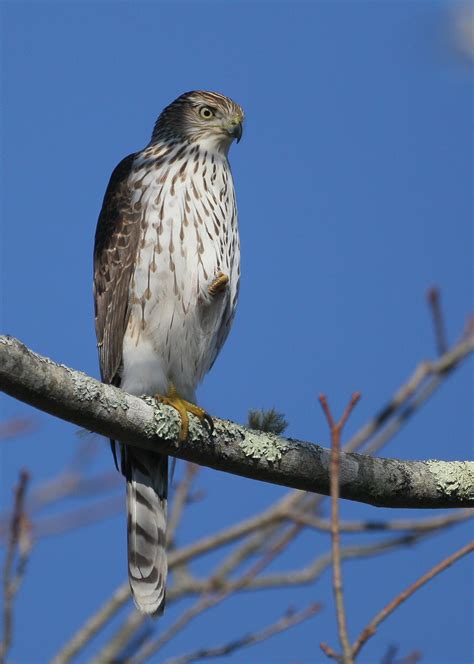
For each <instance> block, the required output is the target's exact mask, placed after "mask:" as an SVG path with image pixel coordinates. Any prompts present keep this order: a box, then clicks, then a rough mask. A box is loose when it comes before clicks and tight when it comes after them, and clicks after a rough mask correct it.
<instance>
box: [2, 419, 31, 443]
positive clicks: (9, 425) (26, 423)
mask: <svg viewBox="0 0 474 664" xmlns="http://www.w3.org/2000/svg"><path fill="white" fill-rule="evenodd" d="M36 426H37V422H36V420H35V419H34V418H33V417H12V418H11V419H9V420H5V421H4V422H0V441H3V440H8V439H10V438H14V437H15V436H21V435H23V434H25V433H30V431H33V430H34V429H35V428H36Z"/></svg>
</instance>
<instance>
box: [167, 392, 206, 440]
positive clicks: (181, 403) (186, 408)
mask: <svg viewBox="0 0 474 664" xmlns="http://www.w3.org/2000/svg"><path fill="white" fill-rule="evenodd" d="M155 399H156V400H157V401H159V402H160V403H164V404H166V405H167V406H172V407H173V408H175V409H176V410H177V411H178V413H179V416H180V418H181V430H180V432H179V441H180V442H184V441H185V440H186V439H187V437H188V434H189V416H188V413H192V414H193V415H196V417H198V418H199V420H200V421H201V422H203V421H206V423H207V424H208V426H209V428H210V429H211V431H212V429H213V422H212V418H211V417H210V415H208V414H207V413H206V411H205V410H204V409H203V408H200V407H199V406H196V404H194V403H191V402H190V401H186V399H183V398H182V397H180V396H179V394H178V392H177V391H176V388H175V386H174V385H173V384H172V383H170V387H169V389H168V395H167V396H166V397H164V396H162V395H161V394H155Z"/></svg>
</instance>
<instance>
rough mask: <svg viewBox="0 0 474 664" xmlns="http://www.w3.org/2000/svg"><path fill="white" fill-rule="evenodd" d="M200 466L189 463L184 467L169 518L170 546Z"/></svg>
mask: <svg viewBox="0 0 474 664" xmlns="http://www.w3.org/2000/svg"><path fill="white" fill-rule="evenodd" d="M199 470H200V467H199V466H197V465H196V464H194V463H187V464H186V465H185V468H184V475H183V478H182V479H181V481H180V482H179V484H178V486H177V487H176V491H175V492H174V496H173V505H172V509H171V514H170V517H169V519H168V525H167V535H166V538H167V542H168V547H170V546H172V543H173V540H174V538H175V535H176V530H177V528H178V525H179V522H180V521H181V517H182V514H183V510H184V508H185V507H186V505H187V503H188V501H189V494H190V491H191V488H192V486H193V482H194V480H195V478H196V475H197V474H198V472H199Z"/></svg>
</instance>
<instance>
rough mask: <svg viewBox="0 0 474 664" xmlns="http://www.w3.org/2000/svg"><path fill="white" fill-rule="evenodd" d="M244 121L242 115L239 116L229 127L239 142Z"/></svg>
mask: <svg viewBox="0 0 474 664" xmlns="http://www.w3.org/2000/svg"><path fill="white" fill-rule="evenodd" d="M242 122H243V119H242V117H239V116H237V117H235V118H234V119H233V120H232V122H231V123H230V125H229V127H228V129H227V131H228V132H229V134H230V135H231V136H232V138H235V139H236V141H237V143H238V142H239V141H240V139H241V138H242Z"/></svg>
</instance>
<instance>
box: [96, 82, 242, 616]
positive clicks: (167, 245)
mask: <svg viewBox="0 0 474 664" xmlns="http://www.w3.org/2000/svg"><path fill="white" fill-rule="evenodd" d="M243 117H244V114H243V110H242V108H241V107H240V106H239V105H238V104H236V103H235V102H233V101H232V100H231V99H229V98H227V97H224V96H223V95H221V94H218V93H216V92H204V91H194V92H187V93H185V94H183V95H181V96H180V97H178V99H176V100H175V101H174V102H173V103H172V104H170V105H169V106H167V107H166V108H165V109H164V110H163V112H162V113H161V115H160V116H159V118H158V120H157V121H156V124H155V126H154V129H153V134H152V137H151V141H150V143H149V144H148V145H147V146H146V147H145V148H144V149H143V150H141V151H139V152H135V153H134V154H131V155H129V156H128V157H125V159H123V160H122V161H121V162H120V163H119V165H118V166H117V167H116V168H115V170H114V171H113V173H112V176H111V178H110V182H109V185H108V187H107V190H106V193H105V197H104V201H103V204H102V209H101V212H100V216H99V220H98V224H97V230H96V235H95V247H94V300H95V315H96V333H97V342H98V344H97V345H98V349H99V360H100V369H101V376H102V380H103V381H104V382H105V383H111V384H113V385H116V386H119V387H121V388H122V389H124V390H125V391H127V392H129V393H131V394H135V395H138V396H141V395H151V396H155V397H156V399H157V400H159V401H161V402H162V403H165V404H169V405H171V406H173V407H174V408H175V409H176V410H177V411H178V412H179V414H180V417H181V431H180V439H181V440H185V439H186V437H187V435H188V426H189V419H188V413H193V414H195V415H197V416H198V417H199V418H201V419H204V418H206V417H207V415H206V413H205V412H204V410H202V409H201V408H199V407H198V406H196V405H195V404H196V396H195V391H196V387H197V385H198V383H199V382H200V381H201V380H202V378H203V377H204V375H205V374H206V373H207V372H208V371H209V369H210V368H211V366H212V365H213V363H214V360H215V359H216V357H217V355H218V353H219V351H220V349H221V348H222V345H223V343H224V341H225V340H226V338H227V335H228V333H229V330H230V327H231V323H232V320H233V317H234V313H235V308H236V303H237V295H238V290H239V277H240V248H239V235H238V228H237V210H236V203H235V194H234V186H233V181H232V175H231V171H230V167H229V162H228V159H227V154H228V151H229V147H230V145H231V143H232V141H233V140H234V139H237V142H238V141H239V140H240V138H241V135H242V122H243ZM112 446H113V449H114V451H115V448H114V443H113V441H112ZM120 448H121V449H120V454H121V470H122V473H123V474H124V475H125V477H126V482H127V510H128V522H127V534H128V573H129V580H130V587H131V590H132V595H133V598H134V601H135V604H136V606H137V608H138V609H139V610H140V611H142V612H144V613H148V614H158V613H161V612H162V611H163V609H164V603H165V589H166V577H167V561H166V548H165V547H166V504H167V491H168V458H167V456H166V455H160V454H159V453H156V454H155V453H152V452H148V451H145V450H139V449H137V448H132V447H127V446H126V445H121V446H120Z"/></svg>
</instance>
